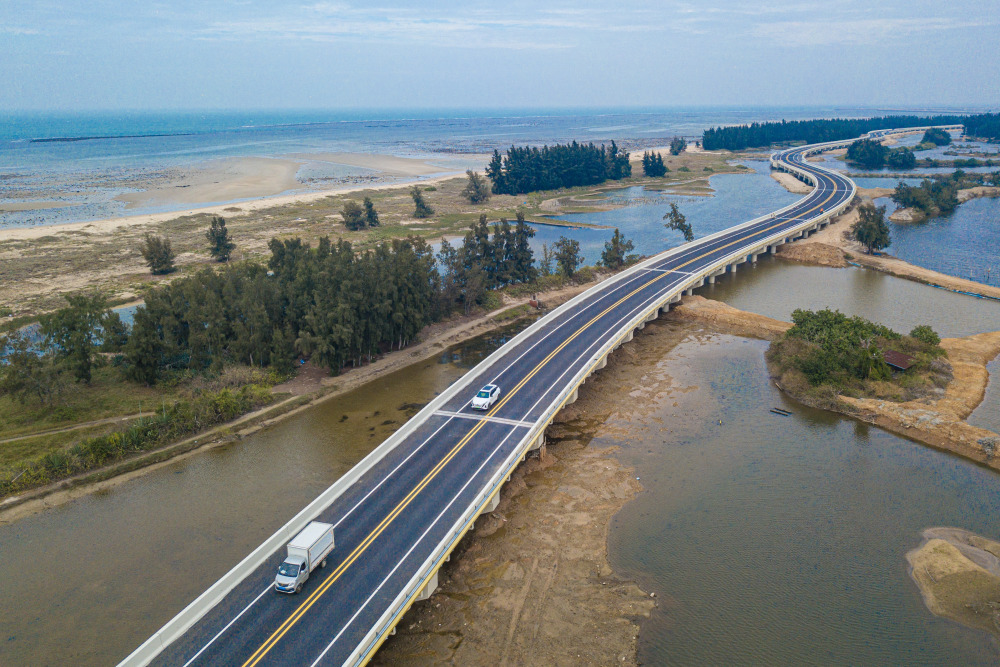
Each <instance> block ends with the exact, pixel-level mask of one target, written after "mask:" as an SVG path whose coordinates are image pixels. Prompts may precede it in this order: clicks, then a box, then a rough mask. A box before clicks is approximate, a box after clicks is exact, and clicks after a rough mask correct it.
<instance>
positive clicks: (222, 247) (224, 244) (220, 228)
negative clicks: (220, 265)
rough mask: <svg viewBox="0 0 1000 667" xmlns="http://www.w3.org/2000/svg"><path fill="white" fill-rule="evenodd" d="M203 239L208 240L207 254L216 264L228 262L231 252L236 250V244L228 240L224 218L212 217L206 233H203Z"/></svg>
mask: <svg viewBox="0 0 1000 667" xmlns="http://www.w3.org/2000/svg"><path fill="white" fill-rule="evenodd" d="M205 238H207V239H208V243H209V246H208V252H209V254H210V255H212V258H213V259H214V260H215V261H217V262H228V261H229V258H230V257H231V256H232V254H233V250H235V249H236V244H235V243H233V241H232V239H230V238H229V230H228V229H226V220H225V218H223V217H222V216H219V215H213V216H212V221H211V223H209V227H208V231H207V232H205Z"/></svg>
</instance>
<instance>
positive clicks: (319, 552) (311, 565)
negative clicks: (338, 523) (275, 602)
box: [274, 521, 333, 593]
mask: <svg viewBox="0 0 1000 667" xmlns="http://www.w3.org/2000/svg"><path fill="white" fill-rule="evenodd" d="M331 551H333V525H332V524H329V523H320V522H319V521H312V522H310V523H309V525H308V526H306V527H305V528H303V529H302V532H301V533H299V534H298V535H296V536H295V538H294V539H293V540H292V541H291V542H289V543H288V556H287V557H286V558H285V560H284V562H283V563H282V564H281V565H279V566H278V575H277V576H276V577H275V578H274V590H276V591H278V592H279V593H298V592H299V591H300V590H302V584H304V583H306V581H307V580H308V579H309V573H311V572H312V571H313V570H315V569H316V568H317V567H324V566H325V565H326V557H327V556H328V555H329V554H330V552H331Z"/></svg>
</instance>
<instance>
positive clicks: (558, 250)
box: [552, 236, 583, 278]
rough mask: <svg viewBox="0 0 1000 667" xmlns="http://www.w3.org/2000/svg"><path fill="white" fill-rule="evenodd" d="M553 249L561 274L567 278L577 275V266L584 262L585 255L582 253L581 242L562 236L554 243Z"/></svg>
mask: <svg viewBox="0 0 1000 667" xmlns="http://www.w3.org/2000/svg"><path fill="white" fill-rule="evenodd" d="M552 249H553V254H554V257H555V260H556V266H557V267H559V275H561V276H563V277H565V278H572V277H573V276H574V275H576V270H577V268H579V266H580V264H582V263H583V256H582V255H581V254H580V242H579V241H577V240H575V239H570V238H566V237H565V236H560V237H559V240H558V241H556V242H555V243H554V244H553V248H552Z"/></svg>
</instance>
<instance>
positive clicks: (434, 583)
mask: <svg viewBox="0 0 1000 667" xmlns="http://www.w3.org/2000/svg"><path fill="white" fill-rule="evenodd" d="M437 589H438V573H437V570H435V571H434V574H432V575H431V576H430V578H429V579H428V580H427V583H426V584H424V587H423V588H421V589H420V592H419V593H418V594H417V598H416V601H417V602H422V601H424V600H426V599H427V598H429V597H430V596H432V595H434V592H435V591H436V590H437Z"/></svg>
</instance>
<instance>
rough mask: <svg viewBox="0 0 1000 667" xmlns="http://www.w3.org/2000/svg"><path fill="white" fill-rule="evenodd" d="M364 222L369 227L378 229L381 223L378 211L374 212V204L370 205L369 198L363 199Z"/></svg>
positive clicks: (370, 199)
mask: <svg viewBox="0 0 1000 667" xmlns="http://www.w3.org/2000/svg"><path fill="white" fill-rule="evenodd" d="M364 206H365V222H366V223H367V224H368V226H369V227H378V226H379V225H380V224H381V223H380V222H379V219H378V211H376V210H375V204H373V203H372V198H371V197H365V200H364Z"/></svg>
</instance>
